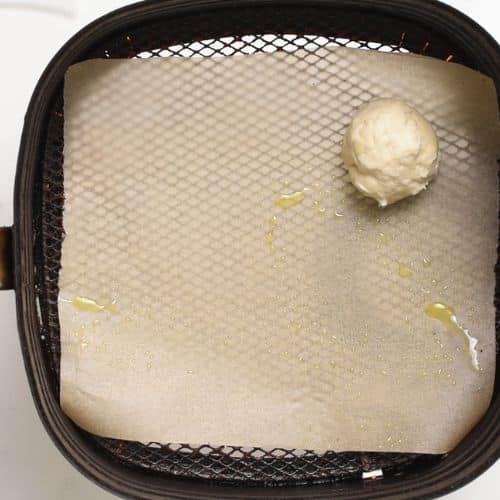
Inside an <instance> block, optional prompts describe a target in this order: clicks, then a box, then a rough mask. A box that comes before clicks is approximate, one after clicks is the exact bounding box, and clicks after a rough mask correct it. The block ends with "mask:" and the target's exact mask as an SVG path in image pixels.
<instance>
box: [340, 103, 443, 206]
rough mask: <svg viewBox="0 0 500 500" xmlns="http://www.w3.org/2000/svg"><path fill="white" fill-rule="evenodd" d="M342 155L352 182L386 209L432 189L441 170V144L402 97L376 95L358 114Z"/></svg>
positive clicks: (429, 127) (427, 125)
mask: <svg viewBox="0 0 500 500" xmlns="http://www.w3.org/2000/svg"><path fill="white" fill-rule="evenodd" d="M342 155H343V159H344V162H345V164H346V167H347V169H348V171H349V175H350V177H351V181H352V183H353V184H354V185H355V186H356V187H357V188H358V189H359V190H360V191H361V192H362V193H363V194H364V195H365V196H369V197H370V198H374V199H375V200H377V201H378V203H379V205H380V206H381V207H385V206H386V205H389V204H391V203H395V202H396V201H399V200H402V199H403V198H406V197H408V196H412V195H415V194H417V193H419V192H420V191H422V190H423V189H425V188H426V187H427V184H428V183H429V181H430V180H432V179H433V178H434V177H435V176H436V174H437V169H438V163H439V145H438V140H437V137H436V134H435V132H434V130H433V128H432V125H431V124H430V123H429V122H428V121H427V120H426V119H425V118H424V117H423V116H422V115H421V114H420V113H419V112H418V111H416V110H415V109H414V108H412V107H411V106H409V105H408V104H406V103H405V102H404V101H402V100H400V99H376V100H374V101H371V102H369V103H368V104H367V105H366V106H364V107H362V108H361V109H360V110H359V111H358V112H357V113H356V115H355V116H354V119H353V120H352V123H351V125H350V126H349V128H348V129H347V133H346V135H345V139H344V147H343V152H342Z"/></svg>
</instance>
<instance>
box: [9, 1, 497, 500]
mask: <svg viewBox="0 0 500 500" xmlns="http://www.w3.org/2000/svg"><path fill="white" fill-rule="evenodd" d="M325 45H329V46H331V45H337V46H338V45H343V46H348V47H358V48H363V49H370V50H382V51H387V52H408V51H409V52H413V53H420V54H426V55H428V56H432V57H436V58H439V59H445V60H453V61H454V62H458V63H462V64H465V65H467V66H469V67H472V68H474V69H478V70H480V71H482V72H483V73H486V74H488V75H490V76H491V77H492V78H493V79H494V80H495V81H496V84H497V88H498V89H500V53H499V48H498V46H497V45H496V43H495V42H494V41H493V40H492V39H491V38H490V37H489V36H488V35H487V34H486V33H485V32H484V31H483V30H482V29H481V28H479V27H478V26H477V25H475V24H474V23H473V22H472V21H470V20H469V19H467V18H465V17H464V16H462V15H461V14H459V13H457V12H456V11H453V10H452V9H450V8H448V7H444V6H442V5H441V4H438V3H436V2H434V1H426V2H423V1H410V0H403V1H395V0H392V1H391V0H387V1H385V0H376V1H361V0H313V1H305V0H304V1H280V0H274V1H266V0H254V1H240V2H235V1H231V0H219V1H216V0H213V1H194V0H184V1H175V0H172V1H150V2H141V3H140V4H136V5H134V6H130V7H127V8H125V9H122V10H119V11H117V12H115V13H112V14H110V15H109V16H106V17H105V18H102V19H101V20H98V21H96V22H95V23H93V24H92V25H90V26H89V27H87V28H85V29H84V30H83V31H82V32H81V33H79V34H78V35H76V36H75V37H74V39H72V40H71V41H70V42H68V44H67V45H66V46H65V47H64V48H63V49H61V51H60V53H59V54H58V55H57V56H56V57H55V58H54V60H53V61H52V63H51V64H50V65H49V67H48V68H47V70H46V72H45V74H44V75H43V77H42V78H41V80H40V82H39V85H38V87H37V90H36V91H35V94H34V97H33V100H32V102H31V104H30V108H29V110H28V114H27V119H26V124H25V129H24V133H23V140H22V144H21V149H20V155H19V164H18V176H17V179H16V197H15V217H16V219H15V225H14V260H15V266H14V268H15V288H16V291H17V297H18V316H19V326H20V336H21V343H22V347H23V352H24V356H25V363H26V369H27V373H28V376H29V378H30V383H31V387H32V391H33V395H34V399H35V402H36V404H37V406H38V410H39V412H40V414H41V417H42V419H43V421H44V423H45V425H46V427H47V429H48V431H49V433H50V434H51V435H52V437H53V439H54V440H55V442H56V444H57V445H58V446H59V447H60V449H61V451H62V452H63V453H64V454H65V455H66V456H67V457H68V458H69V459H70V460H71V461H72V462H73V463H75V464H76V465H77V466H78V467H79V468H80V469H81V470H82V472H84V473H85V474H86V475H88V476H89V477H91V478H92V479H94V480H96V481H98V482H99V483H101V484H102V485H104V486H105V487H107V488H110V489H112V490H113V491H115V492H117V493H119V494H122V495H126V496H131V497H135V498H165V497H169V498H187V497H197V498H198V497H199V498H201V497H214V498H224V497H230V498H234V497H252V498H254V497H266V498H270V497H278V496H279V497H281V496H291V497H294V498H300V497H302V498H303V497H307V498H320V497H330V496H332V495H335V496H338V497H339V498H360V497H361V496H363V498H382V497H384V498H426V497H432V496H436V495H437V494H440V493H443V492H445V491H447V490H451V489H454V488H456V487H458V486H459V485H461V484H463V483H465V482H467V481H468V480H470V479H472V478H473V477H474V476H476V475H477V474H478V473H480V472H481V471H482V470H484V469H485V468H486V467H487V466H488V465H490V464H491V463H493V462H494V461H495V460H496V459H497V458H498V454H499V450H500V437H499V428H500V423H499V419H500V417H499V413H500V412H499V411H498V410H499V405H500V403H499V394H498V378H497V384H496V387H495V393H494V401H493V404H492V406H491V408H490V410H489V412H488V414H487V415H486V416H485V418H484V419H483V421H482V422H481V423H480V424H479V426H478V427H477V428H476V429H475V430H474V431H473V432H472V433H471V435H470V436H468V437H467V439H466V440H465V441H464V442H463V443H462V444H461V445H460V446H459V447H458V448H457V449H456V450H455V451H453V452H452V453H451V454H449V455H446V456H434V455H416V454H395V453H392V454H389V453H334V452H327V453H325V454H321V455H318V454H315V453H313V452H309V451H307V452H303V451H298V450H282V449H279V450H273V451H272V452H267V451H264V450H262V449H258V448H254V449H249V448H242V447H237V446H226V447H220V448H214V447H212V446H208V445H204V446H201V447H197V448H193V447H191V446H190V445H188V444H163V445H160V444H159V443H149V444H141V443H135V442H128V441H120V440H114V439H105V438H100V437H97V436H94V435H91V434H88V433H86V432H84V431H82V430H80V429H78V428H77V427H76V426H75V425H74V424H72V423H71V422H70V421H69V420H68V419H67V418H66V417H65V416H64V414H63V413H62V411H61V409H60V407H59V406H58V391H59V387H58V384H59V373H58V372H59V356H60V346H59V319H58V308H57V298H58V276H59V269H60V260H61V243H62V239H63V227H62V221H63V208H64V186H63V179H64V158H63V124H64V109H63V101H62V90H63V77H64V72H65V70H66V69H67V68H68V66H70V65H71V64H74V63H76V62H78V61H82V60H85V59H90V58H132V57H142V58H148V57H173V56H177V57H210V56H213V55H214V54H216V55H223V56H225V57H231V56H233V55H235V54H251V53H259V52H274V51H278V50H286V51H294V50H296V49H298V48H302V49H305V50H307V51H310V52H314V51H316V50H318V49H319V48H320V47H324V46H325ZM318 60H319V59H318ZM204 98H206V99H210V96H206V97H204ZM457 147H460V146H459V145H457ZM139 168H140V167H139ZM497 279H498V270H497ZM497 300H498V296H497ZM498 332H499V325H498V321H497V338H498ZM165 411H168V408H166V409H165ZM379 468H380V469H382V470H383V473H384V479H383V480H380V481H376V482H373V481H372V482H370V483H369V484H367V483H366V482H365V483H363V480H362V473H363V472H366V471H371V470H375V469H379ZM274 486H281V488H272V487H274ZM250 487H251V488H250Z"/></svg>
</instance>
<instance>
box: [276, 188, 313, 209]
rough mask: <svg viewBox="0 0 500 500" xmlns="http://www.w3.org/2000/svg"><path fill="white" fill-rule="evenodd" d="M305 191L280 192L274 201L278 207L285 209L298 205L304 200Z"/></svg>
mask: <svg viewBox="0 0 500 500" xmlns="http://www.w3.org/2000/svg"><path fill="white" fill-rule="evenodd" d="M305 197H306V195H305V193H304V192H303V191H297V192H295V193H290V194H282V195H281V196H280V197H279V198H278V199H277V200H276V201H275V204H276V206H277V207H279V208H283V209H287V208H291V207H294V206H295V205H299V204H300V203H302V202H303V201H304V200H305Z"/></svg>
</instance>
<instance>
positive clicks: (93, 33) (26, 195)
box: [12, 0, 500, 499]
mask: <svg viewBox="0 0 500 500" xmlns="http://www.w3.org/2000/svg"><path fill="white" fill-rule="evenodd" d="M241 7H245V8H259V9H267V8H269V9H273V8H280V9H283V8H287V9H295V8H300V7H307V8H314V9H317V10H318V15H321V10H322V9H332V8H335V9H336V10H344V9H345V10H346V11H347V10H357V11H361V12H363V11H366V12H368V11H370V12H376V13H378V14H379V15H387V16H391V17H394V16H397V17H400V18H404V19H406V20H414V21H415V22H418V23H420V24H423V25H425V26H427V27H428V28H429V29H433V30H436V31H439V32H440V33H442V34H444V35H446V37H447V38H449V39H450V40H452V41H453V42H454V44H455V45H457V46H460V47H461V48H463V50H464V52H466V53H468V54H470V55H471V58H473V59H474V60H475V62H476V64H477V67H478V69H480V70H481V71H483V72H484V73H486V74H488V75H489V76H491V77H492V78H493V79H494V80H495V83H496V86H497V89H500V48H499V46H498V45H497V43H496V42H495V41H494V40H493V38H492V37H491V36H490V35H488V34H487V33H486V32H485V31H484V30H483V29H482V28H481V27H480V26H478V25H477V24H476V23H474V22H473V21H472V20H470V19H469V18H467V17H466V16H465V15H463V14H461V13H460V12H458V11H456V10H454V9H452V8H451V7H448V6H445V5H443V4H441V3H439V2H437V1H435V0H427V1H423V0H420V1H415V0H371V1H368V0H240V1H235V0H170V1H155V0H152V1H144V2H140V3H137V4H134V5H130V6H127V7H125V8H122V9H120V10H117V11H115V12H113V13H111V14H109V15H106V16H104V17H102V18H100V19H98V20H96V21H95V22H93V23H92V24H90V25H89V26H87V27H86V28H84V29H83V30H81V31H80V32H79V33H78V34H76V35H75V36H74V37H73V38H72V39H71V40H70V41H69V42H68V43H67V44H66V45H65V46H64V47H63V48H62V49H61V50H60V51H59V52H58V54H57V55H56V56H55V57H54V58H53V59H52V61H51V62H50V64H49V65H48V67H47V69H46V70H45V72H44V74H43V75H42V77H41V78H40V80H39V82H38V85H37V87H36V89H35V92H34V94H33V97H32V99H31V102H30V105H29V108H28V111H27V114H26V117H25V124H24V130H23V135H22V139H21V146H20V152H19V158H18V165H17V174H16V186H15V196H14V226H13V229H12V231H13V257H14V284H15V290H16V300H17V315H18V326H19V334H20V341H21V347H22V351H23V357H24V363H25V367H26V372H27V375H28V379H29V383H30V387H31V391H32V394H33V398H34V401H35V404H36V407H37V410H38V412H39V414H40V417H41V419H42V421H43V423H44V425H45V427H46V429H47V431H48V433H49V434H50V436H51V438H52V439H53V441H54V442H55V444H56V445H57V446H58V448H59V449H60V451H61V452H62V453H63V454H64V455H65V456H66V458H67V459H68V460H69V461H70V462H71V463H72V464H73V465H75V466H76V467H77V468H78V469H79V470H80V472H82V473H83V474H84V475H85V476H87V477H88V478H90V479H92V480H93V481H95V482H96V483H98V484H100V485H101V486H103V487H104V488H106V489H108V490H110V491H112V492H114V493H116V494H118V495H121V496H124V497H128V498H145V499H159V498H179V499H181V498H219V499H222V498H247V499H248V498H276V499H278V498H285V497H286V498H309V499H314V498H318V499H319V498H332V497H335V498H344V499H355V498H373V499H376V498H385V499H396V498H397V499H410V498H414V499H422V498H434V497H436V496H439V495H442V494H444V493H448V492H450V491H453V490H455V489H457V488H458V487H460V486H463V485H464V484H466V483H468V482H469V481H471V480H472V479H474V478H475V477H477V476H478V475H479V474H480V473H481V472H483V471H484V470H485V469H486V468H487V467H489V466H490V465H492V464H493V463H494V462H495V461H496V460H497V459H498V457H499V454H500V400H499V398H498V372H497V384H496V389H495V394H496V396H497V397H495V399H494V402H493V403H492V405H491V407H490V409H489V411H488V413H487V415H486V416H485V417H484V418H483V420H482V421H481V422H480V424H479V425H478V426H477V427H476V428H475V429H474V431H472V433H471V434H470V435H469V436H467V438H466V439H465V440H464V441H463V442H462V443H461V445H460V446H459V447H458V448H457V449H456V450H454V451H453V452H452V453H451V454H450V456H449V457H447V458H446V459H445V460H443V461H442V462H440V463H439V464H438V465H437V466H435V467H433V468H432V469H427V470H425V471H422V472H414V473H411V472H410V473H408V474H407V475H405V479H404V481H402V480H398V478H385V479H384V480H381V481H373V482H365V483H363V482H361V481H357V482H343V483H339V484H332V485H309V486H303V487H302V486H298V487H293V488H289V487H283V488H260V487H256V488H251V489H250V488H242V487H231V486H219V485H216V484H212V483H209V482H205V481H199V480H186V479H176V478H172V477H167V476H164V475H161V474H157V473H151V472H148V471H142V470H139V469H132V468H130V469H129V468H126V467H124V466H123V465H122V464H120V463H119V462H117V461H114V460H113V459H112V458H110V457H108V456H106V455H103V454H102V452H101V451H100V450H99V449H97V448H96V447H95V446H93V445H92V443H91V442H89V441H87V440H86V439H85V438H84V437H83V435H82V434H81V433H79V432H77V431H76V429H75V427H74V425H73V424H72V423H71V422H70V421H69V420H68V419H67V418H66V417H65V415H64V414H63V412H62V410H61V408H60V406H59V402H58V400H57V398H56V397H55V395H54V393H53V391H52V389H51V385H50V381H49V375H48V373H47V370H46V367H45V365H44V361H43V353H42V350H41V345H40V341H39V336H38V329H39V325H38V319H37V310H36V303H35V293H34V283H35V281H34V252H33V224H34V221H33V203H34V201H33V200H34V184H35V173H36V169H37V164H38V162H39V159H40V155H41V148H42V138H43V136H44V125H45V123H46V113H47V110H48V109H49V106H50V103H51V99H52V98H53V96H54V95H55V93H56V92H57V91H58V90H59V89H60V88H61V86H62V82H63V78H64V73H65V71H66V69H67V68H68V67H69V66H70V65H71V64H72V63H73V62H75V61H78V60H82V59H84V58H85V55H86V54H88V53H89V51H90V50H91V48H92V47H93V46H95V45H97V44H98V43H100V42H101V41H102V40H104V39H107V38H109V37H110V36H112V35H113V34H114V33H117V32H123V31H124V30H126V29H129V28H131V27H132V26H137V25H140V24H142V23H148V22H153V21H154V20H155V19H158V18H159V17H165V18H166V17H169V18H175V17H177V16H185V15H189V14H193V13H200V12H213V11H216V10H217V11H219V12H223V11H225V10H231V11H232V12H234V10H233V9H238V8H241Z"/></svg>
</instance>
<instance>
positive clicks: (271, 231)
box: [266, 216, 278, 255]
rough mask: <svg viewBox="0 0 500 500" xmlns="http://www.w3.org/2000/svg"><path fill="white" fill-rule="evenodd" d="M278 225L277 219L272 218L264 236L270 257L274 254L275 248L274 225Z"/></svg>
mask: <svg viewBox="0 0 500 500" xmlns="http://www.w3.org/2000/svg"><path fill="white" fill-rule="evenodd" d="M277 224H278V218H277V217H276V216H274V217H272V218H271V220H270V221H269V230H268V232H267V234H266V241H267V243H268V245H269V253H270V254H271V255H273V254H274V252H275V251H276V248H275V247H274V240H275V237H274V230H275V229H276V225H277Z"/></svg>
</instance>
